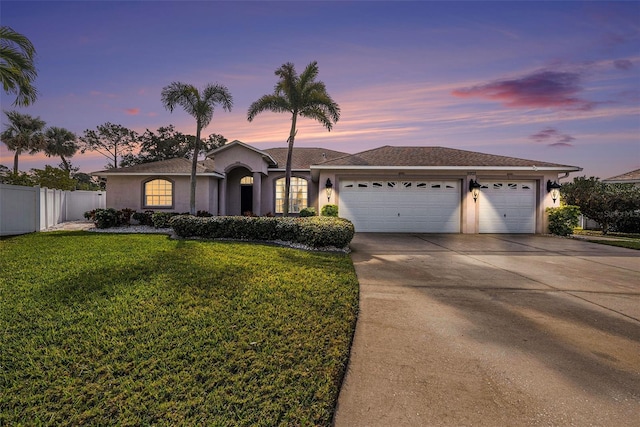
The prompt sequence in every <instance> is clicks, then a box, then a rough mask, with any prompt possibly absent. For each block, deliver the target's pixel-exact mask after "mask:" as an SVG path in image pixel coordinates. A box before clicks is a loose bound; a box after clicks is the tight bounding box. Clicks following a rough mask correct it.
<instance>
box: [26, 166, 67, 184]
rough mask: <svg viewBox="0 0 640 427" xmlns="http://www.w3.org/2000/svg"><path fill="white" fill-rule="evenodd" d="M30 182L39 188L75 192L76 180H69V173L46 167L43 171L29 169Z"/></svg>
mask: <svg viewBox="0 0 640 427" xmlns="http://www.w3.org/2000/svg"><path fill="white" fill-rule="evenodd" d="M31 176H32V180H33V182H34V184H35V185H39V186H40V187H47V188H55V189H58V190H75V189H76V180H75V179H73V178H71V176H70V174H69V171H68V170H64V169H60V168H54V167H53V166H49V165H46V166H45V167H44V169H31Z"/></svg>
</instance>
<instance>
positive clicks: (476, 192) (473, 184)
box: [469, 179, 481, 203]
mask: <svg viewBox="0 0 640 427" xmlns="http://www.w3.org/2000/svg"><path fill="white" fill-rule="evenodd" d="M480 187H481V185H480V183H479V182H478V181H476V180H474V179H472V180H471V181H469V192H470V193H471V195H472V196H473V203H476V202H477V201H478V196H480Z"/></svg>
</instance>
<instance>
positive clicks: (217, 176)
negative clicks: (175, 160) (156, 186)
mask: <svg viewBox="0 0 640 427" xmlns="http://www.w3.org/2000/svg"><path fill="white" fill-rule="evenodd" d="M90 175H91V176H150V175H155V176H191V173H190V172H188V173H185V172H91V173H90ZM196 176H213V177H216V178H224V177H225V175H224V174H221V173H219V172H200V173H197V174H196Z"/></svg>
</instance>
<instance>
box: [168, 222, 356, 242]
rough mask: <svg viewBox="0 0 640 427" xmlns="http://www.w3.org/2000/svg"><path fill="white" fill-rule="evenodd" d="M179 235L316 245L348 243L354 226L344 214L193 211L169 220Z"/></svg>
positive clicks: (353, 231)
mask: <svg viewBox="0 0 640 427" xmlns="http://www.w3.org/2000/svg"><path fill="white" fill-rule="evenodd" d="M169 222H170V224H171V227H173V230H174V231H175V233H176V234H177V235H178V236H180V237H203V238H209V239H220V238H226V239H241V240H264V241H273V240H283V241H288V242H293V243H300V244H303V245H307V246H310V247H313V248H320V247H326V246H334V247H337V248H344V247H346V246H347V245H348V244H349V242H351V239H353V235H354V233H355V229H354V228H353V224H352V223H351V222H350V221H349V220H346V219H344V218H333V217H317V216H311V217H305V218H289V217H287V218H282V217H246V216H215V217H210V218H199V217H193V216H190V215H179V216H174V217H173V218H171V220H170V221H169Z"/></svg>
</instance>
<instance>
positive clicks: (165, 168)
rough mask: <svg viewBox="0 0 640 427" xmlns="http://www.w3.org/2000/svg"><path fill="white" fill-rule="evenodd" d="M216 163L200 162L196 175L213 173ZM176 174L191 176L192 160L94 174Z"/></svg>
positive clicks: (166, 161) (165, 161)
mask: <svg viewBox="0 0 640 427" xmlns="http://www.w3.org/2000/svg"><path fill="white" fill-rule="evenodd" d="M213 166H214V161H213V160H211V159H205V160H203V161H200V162H198V165H197V167H196V173H213V172H215V171H214V169H213ZM132 173H134V174H143V173H149V174H174V175H176V174H177V175H182V174H184V175H190V174H191V160H189V159H185V158H176V159H170V160H162V161H159V162H152V163H142V164H139V165H133V166H128V167H125V168H114V169H105V170H101V171H98V172H93V175H107V174H109V175H112V174H132Z"/></svg>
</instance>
